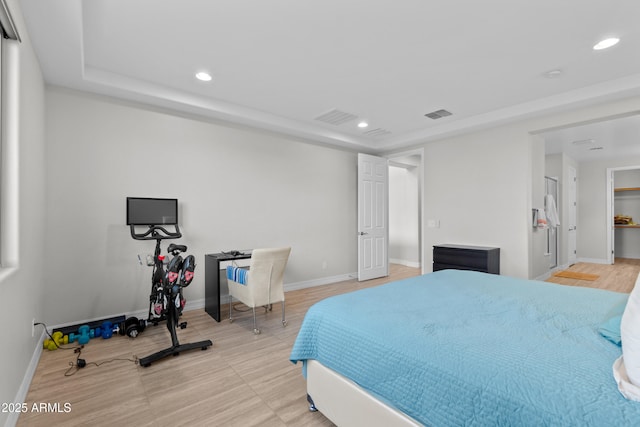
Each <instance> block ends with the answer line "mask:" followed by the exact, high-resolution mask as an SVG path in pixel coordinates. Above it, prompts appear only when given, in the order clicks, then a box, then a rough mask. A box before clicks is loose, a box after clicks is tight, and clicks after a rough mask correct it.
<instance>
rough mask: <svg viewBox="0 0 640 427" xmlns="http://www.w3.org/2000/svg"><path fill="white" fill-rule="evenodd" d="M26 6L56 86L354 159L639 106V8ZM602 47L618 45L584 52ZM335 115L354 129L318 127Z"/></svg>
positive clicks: (328, 2)
mask: <svg viewBox="0 0 640 427" xmlns="http://www.w3.org/2000/svg"><path fill="white" fill-rule="evenodd" d="M21 7H22V10H23V14H24V17H25V21H26V23H27V26H28V32H29V35H30V38H31V40H32V43H33V45H34V47H35V50H36V53H37V55H38V57H39V60H40V63H41V66H42V70H43V73H44V76H45V79H46V81H47V82H48V83H49V84H52V85H58V86H64V87H69V88H74V89H79V90H83V91H88V92H94V93H100V94H106V95H109V96H114V97H119V98H124V99H128V100H134V101H139V102H144V103H147V104H151V105H156V106H160V107H163V108H169V109H172V110H176V111H180V112H184V113H187V114H195V115H199V116H205V117H211V118H213V119H217V120H225V121H230V122H234V123H240V124H244V125H249V126H254V127H257V128H262V129H267V130H271V131H276V132H280V133H284V134H288V135H292V136H294V137H297V138H303V139H306V140H312V141H317V142H320V143H327V144H333V145H337V146H341V147H348V148H351V149H356V150H362V151H371V152H376V151H384V150H391V149H395V148H401V147H407V146H411V145H415V144H417V143H421V142H425V141H429V140H433V139H437V138H441V137H444V136H448V135H453V134H457V133H461V132H467V131H472V130H475V129H478V128H480V127H486V126H488V125H492V124H496V123H505V122H508V121H510V120H517V119H521V118H524V117H527V116H531V115H537V114H543V113H545V112H550V111H559V110H562V109H570V108H575V106H576V105H588V104H590V103H596V102H602V101H603V100H609V99H619V98H623V97H626V96H630V95H638V94H640V54H639V52H640V26H638V17H640V1H638V0H617V1H596V0H586V1H585V0H563V1H558V0H537V1H526V0H517V1H513V0H488V1H482V2H476V1H471V0H466V1H460V0H457V1H456V0H452V1H440V2H435V1H424V0H405V1H402V2H390V1H382V0H367V1H364V0H348V1H345V0H342V1H337V0H325V1H322V2H308V1H293V0H271V1H265V0H242V1H239V0H216V1H211V0H181V1H160V0H135V1H131V0H126V1H125V0H88V1H80V0H65V1H61V0H55V1H54V0H22V1H21ZM608 36H616V37H619V38H620V39H621V41H620V43H619V44H618V45H616V46H614V47H612V48H610V49H607V50H602V51H594V50H593V49H592V47H593V45H594V44H595V43H596V42H598V41H599V40H601V39H603V38H605V37H608ZM555 70H558V71H559V73H555V74H557V75H556V76H554V77H553V74H554V73H552V74H551V75H548V74H547V73H549V72H550V71H555ZM198 71H207V72H209V73H210V74H211V75H212V76H213V79H212V81H210V82H202V81H199V80H197V79H195V78H194V75H195V73H196V72H198ZM441 109H444V110H447V111H449V112H451V113H452V114H451V115H450V116H444V117H441V118H438V119H436V120H433V119H430V118H428V117H426V116H425V114H428V113H432V112H434V111H437V110H441ZM334 110H336V111H335V112H334V113H335V114H337V115H338V116H339V117H344V118H350V117H351V116H353V117H352V118H351V120H347V121H345V122H343V123H341V124H332V123H327V122H325V121H321V120H318V119H317V118H318V117H320V116H322V115H324V114H325V113H328V112H332V111H334ZM343 114H346V116H342V115H343ZM360 121H366V122H367V123H368V124H369V126H368V127H366V128H359V127H358V126H357V124H358V123H359V122H360Z"/></svg>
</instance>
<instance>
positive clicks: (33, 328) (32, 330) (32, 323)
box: [31, 317, 36, 338]
mask: <svg viewBox="0 0 640 427" xmlns="http://www.w3.org/2000/svg"><path fill="white" fill-rule="evenodd" d="M35 336H36V318H35V317H34V318H33V319H32V320H31V338H33V337H35Z"/></svg>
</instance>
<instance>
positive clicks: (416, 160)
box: [388, 150, 424, 273]
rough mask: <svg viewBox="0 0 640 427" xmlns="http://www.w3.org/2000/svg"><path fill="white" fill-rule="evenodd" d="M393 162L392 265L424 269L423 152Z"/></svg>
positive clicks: (398, 156)
mask: <svg viewBox="0 0 640 427" xmlns="http://www.w3.org/2000/svg"><path fill="white" fill-rule="evenodd" d="M388 159H389V262H390V263H394V264H401V265H405V266H408V267H414V268H421V271H422V272H423V273H424V268H422V267H423V266H422V262H421V260H422V250H423V248H422V169H423V158H422V150H413V151H409V152H403V153H396V154H393V155H390V156H388Z"/></svg>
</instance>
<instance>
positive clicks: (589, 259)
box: [576, 258, 610, 264]
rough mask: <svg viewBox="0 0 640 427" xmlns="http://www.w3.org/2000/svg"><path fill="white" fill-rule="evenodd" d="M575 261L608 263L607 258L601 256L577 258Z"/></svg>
mask: <svg viewBox="0 0 640 427" xmlns="http://www.w3.org/2000/svg"><path fill="white" fill-rule="evenodd" d="M576 262H588V263H590V264H610V263H609V261H608V260H606V259H601V258H578V259H577V260H576Z"/></svg>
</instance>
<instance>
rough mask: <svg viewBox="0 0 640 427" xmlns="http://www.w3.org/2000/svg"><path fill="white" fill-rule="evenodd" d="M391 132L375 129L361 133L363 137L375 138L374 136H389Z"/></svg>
mask: <svg viewBox="0 0 640 427" xmlns="http://www.w3.org/2000/svg"><path fill="white" fill-rule="evenodd" d="M390 133H391V132H390V131H388V130H386V129H382V128H377V129H371V130H368V131H366V132H362V134H363V135H364V136H370V137H373V138H375V137H376V136H384V135H389V134H390Z"/></svg>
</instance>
